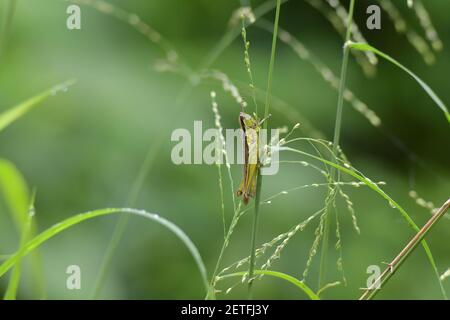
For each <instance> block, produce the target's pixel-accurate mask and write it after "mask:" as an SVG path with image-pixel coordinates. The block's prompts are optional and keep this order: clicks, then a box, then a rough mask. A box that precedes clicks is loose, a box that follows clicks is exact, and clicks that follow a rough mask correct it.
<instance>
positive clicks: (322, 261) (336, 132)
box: [318, 0, 355, 289]
mask: <svg viewBox="0 0 450 320" xmlns="http://www.w3.org/2000/svg"><path fill="white" fill-rule="evenodd" d="M354 8H355V0H351V1H350V8H349V13H348V21H347V33H346V35H345V43H347V42H348V41H350V37H351V34H352V28H351V26H352V23H353V11H354ZM349 53H350V50H349V49H348V48H347V46H346V45H344V54H343V57H342V69H341V79H340V84H339V95H338V104H337V110H336V122H335V126H334V138H333V153H334V154H336V152H337V149H338V146H339V140H340V137H341V125H342V109H343V106H344V92H345V87H346V78H347V66H348V58H349ZM331 176H332V177H333V179H335V180H337V181H339V173H337V175H336V170H335V169H334V168H332V172H331ZM337 188H339V186H338V187H337ZM329 209H331V208H329ZM329 234H330V218H329V210H328V212H327V213H326V215H325V226H324V234H323V242H322V252H321V256H320V267H319V288H318V289H320V288H321V287H322V285H323V283H324V281H325V276H326V260H327V251H328V239H329Z"/></svg>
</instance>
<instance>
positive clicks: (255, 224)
mask: <svg viewBox="0 0 450 320" xmlns="http://www.w3.org/2000/svg"><path fill="white" fill-rule="evenodd" d="M280 7H281V0H277V8H276V11H275V23H274V27H273V36H272V49H271V52H270V63H269V74H268V79H267V94H266V105H265V108H264V118H265V119H266V121H265V122H264V125H263V126H264V129H267V127H268V122H269V121H268V120H267V118H268V116H269V111H270V100H271V91H272V80H273V66H274V64H275V52H276V48H277V38H278V23H279V21H280ZM261 188H262V176H261V170H260V169H258V175H257V182H256V197H255V214H254V216H253V228H252V240H251V252H250V266H249V269H248V298H249V299H252V297H253V276H254V275H253V273H254V269H255V260H256V252H255V248H256V239H257V234H258V216H259V202H260V198H261Z"/></svg>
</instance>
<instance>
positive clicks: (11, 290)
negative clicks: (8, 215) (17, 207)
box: [4, 192, 36, 300]
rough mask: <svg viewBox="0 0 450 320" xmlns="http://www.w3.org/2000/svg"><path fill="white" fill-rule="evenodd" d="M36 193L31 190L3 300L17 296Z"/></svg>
mask: <svg viewBox="0 0 450 320" xmlns="http://www.w3.org/2000/svg"><path fill="white" fill-rule="evenodd" d="M35 195H36V193H35V192H33V195H32V197H31V200H30V207H29V209H28V216H27V221H26V223H25V226H24V227H23V230H22V235H21V239H20V248H19V259H18V260H17V263H16V264H15V265H14V269H13V271H12V274H11V278H10V279H9V283H8V288H7V289H6V293H5V297H4V299H5V300H15V299H16V296H17V289H18V288H19V282H20V277H21V273H22V257H23V251H24V249H25V243H26V242H27V241H28V239H29V237H30V235H31V232H32V230H31V227H32V224H31V223H32V219H33V216H34V212H35V211H34V199H35Z"/></svg>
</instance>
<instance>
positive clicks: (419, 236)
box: [359, 199, 450, 300]
mask: <svg viewBox="0 0 450 320" xmlns="http://www.w3.org/2000/svg"><path fill="white" fill-rule="evenodd" d="M449 208H450V199H448V200H447V201H446V202H445V203H444V204H443V205H442V207H441V208H439V210H438V211H437V212H436V213H435V214H434V215H433V216H432V217H431V218H430V220H428V222H427V223H426V224H425V225H424V226H423V227H422V229H420V231H419V232H417V233H416V235H415V236H414V237H413V238H412V239H411V241H410V242H408V244H407V245H406V246H405V247H404V248H403V250H402V251H400V253H399V254H398V255H397V256H396V257H395V258H394V260H392V262H391V263H389V264H388V266H387V268H386V269H385V270H384V271H383V273H382V274H381V275H380V276H379V278H378V279H376V280H375V281H374V283H373V284H372V286H370V287H369V288H367V289H366V291H365V292H364V293H363V295H362V296H361V297H360V298H359V300H370V299H372V298H373V297H375V295H376V294H377V293H378V292H379V291H380V290H381V288H382V287H383V285H385V284H386V282H387V281H388V280H389V279H390V278H391V277H392V276H393V275H394V273H395V272H396V271H397V270H398V268H399V267H400V266H401V265H402V263H403V262H404V261H405V260H406V258H408V256H409V255H410V254H411V253H412V252H413V251H414V249H416V247H417V246H418V245H419V243H421V241H422V240H423V239H424V238H425V236H426V235H427V234H428V232H429V231H430V230H431V228H432V227H433V226H435V225H436V223H437V222H438V221H439V220H440V219H441V218H442V217H443V216H444V215H445V213H446V212H447V210H448V209H449ZM377 284H379V288H376V285H377ZM444 297H445V296H444Z"/></svg>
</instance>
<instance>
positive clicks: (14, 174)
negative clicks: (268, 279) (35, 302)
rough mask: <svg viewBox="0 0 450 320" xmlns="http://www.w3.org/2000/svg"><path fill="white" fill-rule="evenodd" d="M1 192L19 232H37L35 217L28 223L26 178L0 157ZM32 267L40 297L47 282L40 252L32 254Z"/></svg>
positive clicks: (34, 283)
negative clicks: (45, 281)
mask: <svg viewBox="0 0 450 320" xmlns="http://www.w3.org/2000/svg"><path fill="white" fill-rule="evenodd" d="M0 194H3V198H4V201H5V203H6V206H7V208H8V209H9V210H8V213H9V214H10V216H11V220H12V221H13V222H14V224H15V225H16V229H17V233H18V234H19V235H21V236H23V235H24V233H25V231H26V230H28V229H29V230H28V231H27V232H29V236H30V237H33V236H34V235H35V234H36V230H37V223H36V220H35V219H33V220H32V221H31V224H30V225H28V213H29V205H30V195H29V191H28V186H27V184H26V181H25V178H24V177H23V175H22V174H21V173H20V171H19V170H18V169H17V168H16V166H15V165H14V164H13V163H11V162H10V161H8V160H5V159H0ZM31 269H32V274H33V275H32V280H33V286H34V292H35V294H36V295H37V296H38V297H39V298H44V297H45V284H44V281H43V270H42V262H41V257H40V255H39V253H38V252H34V254H33V255H32V256H31Z"/></svg>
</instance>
